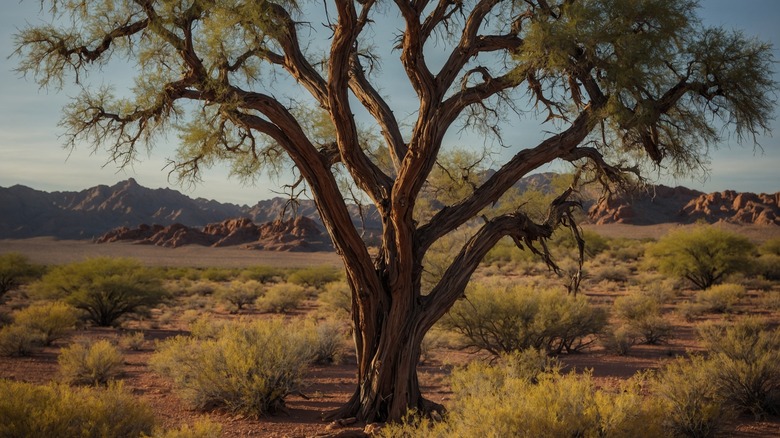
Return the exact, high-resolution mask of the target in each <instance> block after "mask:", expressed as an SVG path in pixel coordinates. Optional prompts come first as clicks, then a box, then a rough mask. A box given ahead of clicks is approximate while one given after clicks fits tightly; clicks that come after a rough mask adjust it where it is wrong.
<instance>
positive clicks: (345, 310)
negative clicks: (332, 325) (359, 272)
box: [317, 281, 352, 315]
mask: <svg viewBox="0 0 780 438" xmlns="http://www.w3.org/2000/svg"><path fill="white" fill-rule="evenodd" d="M317 301H318V302H319V303H320V304H321V305H322V307H323V308H324V309H326V310H328V311H330V312H333V313H336V314H342V315H349V314H350V312H351V311H352V291H351V290H350V289H349V285H348V284H347V282H346V281H334V282H332V283H328V284H326V285H325V290H323V291H322V292H320V293H319V295H317Z"/></svg>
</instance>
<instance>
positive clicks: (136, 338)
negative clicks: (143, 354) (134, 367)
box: [119, 331, 146, 351]
mask: <svg viewBox="0 0 780 438" xmlns="http://www.w3.org/2000/svg"><path fill="white" fill-rule="evenodd" d="M145 344H146V339H145V337H144V332H141V331H136V332H132V333H125V334H123V335H122V336H120V337H119V346H120V347H122V348H124V349H125V350H133V351H141V350H143V348H144V345H145Z"/></svg>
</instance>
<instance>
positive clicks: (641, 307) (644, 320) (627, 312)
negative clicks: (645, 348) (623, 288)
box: [613, 291, 672, 344]
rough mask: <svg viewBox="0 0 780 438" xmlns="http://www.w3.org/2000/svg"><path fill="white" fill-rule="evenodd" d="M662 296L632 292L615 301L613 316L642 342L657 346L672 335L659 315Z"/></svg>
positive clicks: (667, 325) (669, 326)
mask: <svg viewBox="0 0 780 438" xmlns="http://www.w3.org/2000/svg"><path fill="white" fill-rule="evenodd" d="M664 296H665V295H664V294H659V293H648V292H645V291H634V292H632V293H629V294H628V295H624V296H622V297H618V298H617V299H615V303H614V304H613V308H614V309H615V314H616V315H617V316H618V317H620V318H621V319H623V321H624V324H625V326H626V328H627V329H628V330H630V331H631V332H633V333H636V334H639V335H640V336H641V337H642V342H644V343H647V344H659V343H662V342H665V341H666V340H667V339H668V338H669V337H670V336H671V335H672V325H671V323H669V322H668V321H667V320H666V319H665V318H664V317H663V316H662V314H661V306H662V304H663V302H662V300H663V299H664Z"/></svg>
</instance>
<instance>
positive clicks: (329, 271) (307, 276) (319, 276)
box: [287, 266, 344, 289]
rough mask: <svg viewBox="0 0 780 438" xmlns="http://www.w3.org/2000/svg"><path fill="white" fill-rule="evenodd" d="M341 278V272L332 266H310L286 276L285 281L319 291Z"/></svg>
mask: <svg viewBox="0 0 780 438" xmlns="http://www.w3.org/2000/svg"><path fill="white" fill-rule="evenodd" d="M343 277H344V275H343V272H342V271H341V270H339V269H337V268H335V267H333V266H312V267H308V268H300V269H295V270H294V271H292V272H290V273H289V275H287V281H288V282H289V283H292V284H297V285H300V286H309V287H314V288H317V289H321V288H322V287H323V286H325V284H327V283H330V282H332V281H338V280H340V279H342V278H343Z"/></svg>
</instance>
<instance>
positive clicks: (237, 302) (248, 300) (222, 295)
mask: <svg viewBox="0 0 780 438" xmlns="http://www.w3.org/2000/svg"><path fill="white" fill-rule="evenodd" d="M262 293H263V285H262V284H260V282H258V281H257V280H249V281H245V282H244V281H233V282H231V283H230V285H228V286H222V287H219V288H218V289H217V292H216V294H214V296H215V297H217V299H219V300H220V301H224V302H226V303H228V304H229V306H230V312H231V313H237V312H240V311H241V309H243V308H244V306H250V305H252V304H253V303H254V302H255V301H256V300H257V298H258V297H260V295H261V294H262Z"/></svg>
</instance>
